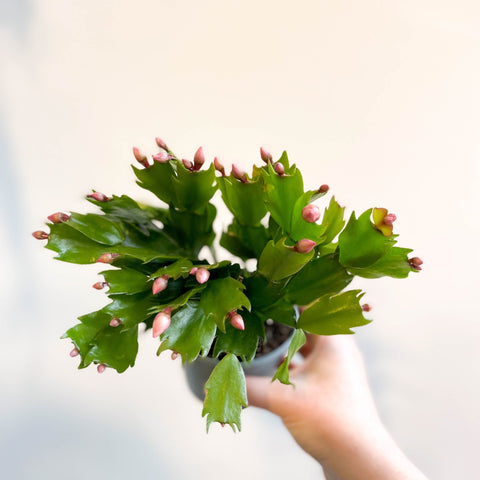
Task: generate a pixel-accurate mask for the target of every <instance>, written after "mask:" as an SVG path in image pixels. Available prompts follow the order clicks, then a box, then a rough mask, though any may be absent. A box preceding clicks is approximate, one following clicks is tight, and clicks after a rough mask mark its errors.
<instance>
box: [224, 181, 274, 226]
mask: <svg viewBox="0 0 480 480" xmlns="http://www.w3.org/2000/svg"><path fill="white" fill-rule="evenodd" d="M217 185H218V187H219V188H220V191H221V192H222V198H223V201H224V202H225V205H226V206H227V208H228V209H229V210H230V212H232V214H233V215H234V217H235V218H236V220H237V222H238V223H239V224H240V225H244V226H258V225H259V224H260V220H261V219H262V218H263V217H264V216H265V215H266V213H267V209H266V207H265V203H264V199H263V181H262V180H261V179H260V178H259V179H258V180H257V181H255V182H249V183H243V182H241V181H239V180H237V179H236V178H234V177H233V176H232V175H230V176H228V177H218V178H217Z"/></svg>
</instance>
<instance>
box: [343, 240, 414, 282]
mask: <svg viewBox="0 0 480 480" xmlns="http://www.w3.org/2000/svg"><path fill="white" fill-rule="evenodd" d="M410 252H412V250H411V249H410V248H400V247H392V248H391V249H390V250H388V251H387V253H386V254H385V255H383V257H380V260H377V261H376V262H375V263H374V264H372V265H370V266H368V267H365V268H353V267H349V269H348V270H349V271H350V273H351V274H352V275H358V276H359V277H363V278H380V277H385V276H388V277H392V278H406V277H408V274H409V273H410V272H411V271H412V270H413V269H412V267H411V266H410V264H409V263H408V254H409V253H410Z"/></svg>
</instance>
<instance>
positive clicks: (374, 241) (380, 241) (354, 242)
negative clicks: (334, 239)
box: [338, 209, 395, 268]
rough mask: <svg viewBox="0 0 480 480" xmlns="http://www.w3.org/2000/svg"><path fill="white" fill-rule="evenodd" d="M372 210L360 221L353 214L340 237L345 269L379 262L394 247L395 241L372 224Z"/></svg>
mask: <svg viewBox="0 0 480 480" xmlns="http://www.w3.org/2000/svg"><path fill="white" fill-rule="evenodd" d="M371 214H372V209H369V210H367V211H366V212H364V213H362V215H360V217H359V218H358V220H357V219H356V218H355V213H352V215H351V217H350V220H349V221H348V224H347V226H346V227H345V229H344V230H343V232H342V233H341V234H340V236H339V237H338V248H339V251H340V263H341V264H342V265H343V266H345V267H347V268H348V267H355V268H364V267H368V266H370V265H372V264H373V263H375V262H376V261H377V260H379V259H380V258H381V257H382V256H383V255H385V254H386V253H387V251H388V250H389V249H390V248H392V247H393V245H394V244H395V240H394V238H393V236H392V237H386V236H384V235H383V234H382V233H381V232H379V231H378V230H377V229H376V228H375V227H374V226H373V224H372V223H371V221H370V216H371Z"/></svg>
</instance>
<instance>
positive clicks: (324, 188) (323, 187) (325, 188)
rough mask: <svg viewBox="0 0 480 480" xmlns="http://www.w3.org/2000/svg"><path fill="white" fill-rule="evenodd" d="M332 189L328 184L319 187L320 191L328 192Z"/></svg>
mask: <svg viewBox="0 0 480 480" xmlns="http://www.w3.org/2000/svg"><path fill="white" fill-rule="evenodd" d="M329 190H330V187H329V186H328V185H326V184H324V185H320V188H319V189H318V193H327V192H328V191H329Z"/></svg>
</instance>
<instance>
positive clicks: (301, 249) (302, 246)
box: [293, 238, 316, 253]
mask: <svg viewBox="0 0 480 480" xmlns="http://www.w3.org/2000/svg"><path fill="white" fill-rule="evenodd" d="M315 245H316V244H315V242H314V241H313V240H310V239H308V238H302V239H301V240H299V241H298V242H297V243H296V244H295V246H294V247H293V249H294V250H295V251H296V252H298V253H309V252H311V251H312V250H313V249H314V248H315Z"/></svg>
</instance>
